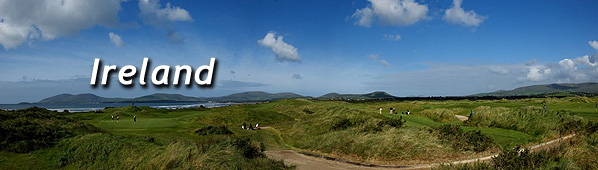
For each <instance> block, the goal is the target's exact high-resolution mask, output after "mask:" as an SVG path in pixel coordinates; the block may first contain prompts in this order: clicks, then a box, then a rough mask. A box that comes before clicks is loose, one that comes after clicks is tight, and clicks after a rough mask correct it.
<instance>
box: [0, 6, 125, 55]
mask: <svg viewBox="0 0 598 170" xmlns="http://www.w3.org/2000/svg"><path fill="white" fill-rule="evenodd" d="M120 3H121V0H46V1H37V0H18V1H0V44H2V46H3V47H4V49H11V48H16V47H18V46H20V45H22V44H23V43H25V42H27V41H29V42H32V40H36V39H42V40H52V39H55V38H59V37H61V36H67V35H74V34H77V33H78V32H79V31H81V30H82V29H86V28H91V27H93V26H95V25H101V26H106V27H113V26H116V25H118V23H119V19H118V11H120V10H121V6H120Z"/></svg>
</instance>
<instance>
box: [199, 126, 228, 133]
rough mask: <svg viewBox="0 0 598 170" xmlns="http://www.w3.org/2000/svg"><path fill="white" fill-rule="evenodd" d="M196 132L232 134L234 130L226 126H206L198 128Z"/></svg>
mask: <svg viewBox="0 0 598 170" xmlns="http://www.w3.org/2000/svg"><path fill="white" fill-rule="evenodd" d="M195 133H197V134H199V135H232V134H233V132H231V131H230V130H228V128H226V126H206V127H203V128H200V129H197V130H196V131H195Z"/></svg>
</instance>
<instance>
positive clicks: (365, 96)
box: [318, 91, 395, 100]
mask: <svg viewBox="0 0 598 170" xmlns="http://www.w3.org/2000/svg"><path fill="white" fill-rule="evenodd" d="M318 98H320V99H354V100H355V99H387V98H395V96H393V95H390V94H388V93H386V92H383V91H376V92H372V93H367V94H338V93H328V94H325V95H323V96H320V97H318Z"/></svg>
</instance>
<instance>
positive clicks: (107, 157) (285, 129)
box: [0, 97, 598, 169]
mask: <svg viewBox="0 0 598 170" xmlns="http://www.w3.org/2000/svg"><path fill="white" fill-rule="evenodd" d="M594 101H598V99H597V98H579V97H571V98H563V99H551V98H546V99H519V100H478V101H469V100H458V101H403V102H392V101H373V102H362V103H348V102H344V101H317V100H307V99H292V100H279V101H274V102H265V103H261V104H245V105H235V106H228V107H221V108H212V109H180V110H166V109H153V108H149V107H132V106H128V107H123V108H110V109H106V110H104V112H103V113H69V114H62V115H60V117H62V118H64V119H65V120H67V119H68V120H78V122H83V123H85V124H88V125H93V127H94V128H97V129H98V131H100V133H99V134H98V133H97V132H93V134H88V133H71V134H72V135H65V136H63V137H61V138H58V139H57V140H56V141H54V144H55V143H56V142H59V143H60V144H59V145H57V146H55V145H47V146H44V147H40V148H37V149H35V150H34V151H30V152H26V153H13V152H11V151H7V150H5V151H0V167H7V168H8V169H32V168H35V167H36V166H35V165H41V166H42V167H51V168H50V169H53V168H86V169H98V168H99V169H112V168H117V169H125V168H127V169H128V168H131V167H132V166H138V167H148V168H149V167H162V168H172V167H178V168H182V169H187V168H200V167H208V168H209V167H211V168H224V167H226V168H225V169H228V168H233V169H235V168H236V167H243V166H248V165H251V166H255V167H257V169H259V168H260V167H263V168H264V169H270V168H273V167H274V168H275V169H278V168H284V167H283V166H282V165H281V164H280V162H276V161H272V160H269V159H267V158H256V159H250V158H246V157H243V156H242V154H241V153H240V152H239V150H238V149H235V145H233V144H232V143H233V142H232V141H234V140H236V139H250V140H251V142H250V143H251V145H252V146H255V147H257V148H262V147H259V146H260V143H261V144H263V146H264V148H265V149H267V150H280V149H296V150H303V151H308V152H315V153H320V154H325V155H328V156H334V157H340V158H344V159H348V160H353V161H361V162H367V163H381V164H385V163H426V162H437V161H446V160H454V159H459V158H464V157H472V156H475V155H479V154H482V153H476V152H474V151H464V150H458V149H454V148H453V147H452V144H451V143H450V142H446V141H443V140H442V139H440V138H439V137H438V136H437V135H436V133H435V131H434V127H439V126H442V125H449V124H450V125H460V126H461V128H462V129H463V130H464V131H466V132H470V131H480V132H481V133H482V134H483V135H486V136H489V137H490V138H492V141H493V142H494V146H493V147H492V148H503V147H508V146H515V145H526V144H531V143H538V142H541V141H543V140H547V139H552V138H554V137H556V136H557V135H558V134H559V133H562V131H563V130H562V129H563V127H565V125H566V123H571V122H573V123H576V121H581V122H585V121H596V120H598V110H597V109H596V108H595V106H594ZM544 104H546V105H547V106H548V111H543V110H542V109H539V108H541V107H542V105H544ZM379 107H382V108H383V109H385V110H384V111H383V114H382V115H380V114H378V108H379ZM390 107H395V108H397V111H398V112H399V114H392V115H391V114H388V108H390ZM406 110H410V111H411V115H408V116H407V115H402V114H400V112H405V111H406ZM470 110H475V111H476V115H475V116H474V118H472V121H471V122H468V123H463V122H461V121H459V120H458V119H456V118H454V117H453V115H465V116H468V115H469V112H470ZM439 113H441V114H439ZM110 115H118V116H120V117H121V119H120V121H119V122H113V121H112V120H111V119H110ZM133 116H137V122H133ZM399 118H402V120H405V121H406V122H405V124H404V125H402V126H396V127H395V126H391V125H390V124H389V123H387V122H389V120H398V119H399ZM11 120H12V119H11ZM243 122H246V123H247V124H249V123H251V124H252V125H255V123H259V124H260V126H261V127H269V128H264V129H262V130H256V131H249V130H242V129H241V125H242V123H243ZM210 126H218V127H225V128H226V130H228V131H230V132H232V134H230V135H227V134H210V135H200V134H198V133H195V132H196V131H197V130H200V129H202V128H206V127H210ZM48 127H53V126H48ZM67 129H68V128H67ZM219 131H225V130H224V129H220V130H219ZM146 138H153V139H155V142H147V141H145V139H146ZM100 142H101V143H100ZM456 142H459V141H456ZM200 143H203V144H200ZM205 143H211V144H214V145H215V146H214V147H208V146H206V145H205ZM84 148H88V149H84ZM82 149H83V150H82ZM91 150H105V151H106V153H96V154H97V155H98V156H95V157H89V156H87V157H86V156H85V155H86V154H85V153H87V152H90V151H91ZM190 150H191V153H192V160H191V159H188V158H187V157H184V156H189V155H188V154H189V153H190ZM141 151H143V153H147V154H141ZM490 151H497V149H491V150H490ZM181 153H187V155H184V154H181ZM68 155H72V157H69V156H68ZM219 155H223V156H219ZM590 155H591V154H590ZM129 157H132V158H129ZM206 157H209V158H210V159H207V158H206ZM57 158H60V159H63V158H64V159H63V160H60V159H59V160H57ZM89 160H98V163H95V162H93V161H89ZM173 161H174V162H173ZM13 162H24V163H23V164H15V163H13ZM148 162H152V163H148ZM159 162H162V163H159ZM223 162H224V163H225V164H226V165H222V164H221V163H223ZM3 169H6V168H3Z"/></svg>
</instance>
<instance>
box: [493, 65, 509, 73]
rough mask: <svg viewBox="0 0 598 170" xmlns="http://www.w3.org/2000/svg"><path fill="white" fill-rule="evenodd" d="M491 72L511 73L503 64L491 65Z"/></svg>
mask: <svg viewBox="0 0 598 170" xmlns="http://www.w3.org/2000/svg"><path fill="white" fill-rule="evenodd" d="M490 72H492V73H496V74H509V69H507V68H504V67H501V66H490Z"/></svg>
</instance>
